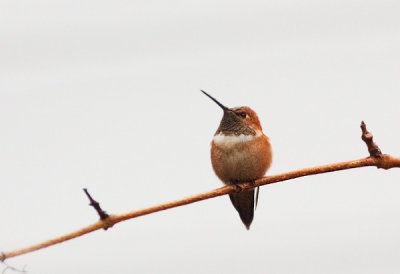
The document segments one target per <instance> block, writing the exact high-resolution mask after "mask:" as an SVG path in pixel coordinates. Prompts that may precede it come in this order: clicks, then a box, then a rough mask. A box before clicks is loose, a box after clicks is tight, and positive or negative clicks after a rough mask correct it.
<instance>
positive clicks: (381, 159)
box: [1, 133, 400, 260]
mask: <svg viewBox="0 0 400 274" xmlns="http://www.w3.org/2000/svg"><path fill="white" fill-rule="evenodd" d="M369 134H370V133H369ZM363 135H364V134H363ZM363 140H364V138H363ZM370 140H371V142H372V135H371V139H369V138H368V140H367V141H365V140H364V141H365V142H366V143H367V142H370ZM367 145H368V143H367ZM376 147H377V146H376ZM378 149H379V148H378ZM379 151H380V150H379ZM366 166H376V167H378V168H384V169H390V168H393V167H400V158H395V157H392V156H390V155H386V154H383V155H380V156H374V157H368V158H362V159H357V160H352V161H346V162H340V163H333V164H327V165H321V166H316V167H310V168H303V169H299V170H295V171H289V172H286V173H282V174H277V175H272V176H266V177H263V178H260V179H258V180H255V181H254V182H243V183H240V184H237V185H235V186H233V185H227V186H224V187H221V188H217V189H214V190H212V191H208V192H205V193H201V194H198V195H194V196H191V197H187V198H184V199H180V200H176V201H172V202H168V203H164V204H160V205H156V206H152V207H148V208H144V209H140V210H134V211H131V212H128V213H125V214H119V215H110V216H108V218H105V219H104V220H100V221H98V222H96V223H94V224H92V225H89V226H87V227H85V228H82V229H79V230H77V231H74V232H72V233H68V234H66V235H63V236H60V237H57V238H54V239H51V240H48V241H45V242H42V243H39V244H36V245H32V246H29V247H26V248H22V249H17V250H14V251H10V252H4V253H3V255H2V257H1V258H2V259H3V260H5V259H7V258H11V257H16V256H19V255H22V254H26V253H29V252H32V251H35V250H38V249H42V248H45V247H48V246H51V245H55V244H59V243H62V242H64V241H67V240H70V239H73V238H76V237H80V236H82V235H85V234H87V233H90V232H93V231H95V230H98V229H102V228H108V227H111V226H113V225H114V224H117V223H119V222H122V221H125V220H129V219H132V218H136V217H139V216H143V215H147V214H151V213H155V212H158V211H162V210H166V209H170V208H174V207H178V206H182V205H187V204H191V203H195V202H198V201H202V200H206V199H210V198H214V197H218V196H222V195H226V194H229V193H233V192H236V191H238V189H241V190H244V189H248V188H254V187H257V186H262V185H267V184H273V183H277V182H283V181H287V180H290V179H295V178H299V177H304V176H309V175H314V174H321V173H327V172H333V171H339V170H345V169H352V168H359V167H366Z"/></svg>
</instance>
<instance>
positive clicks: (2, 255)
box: [0, 252, 6, 262]
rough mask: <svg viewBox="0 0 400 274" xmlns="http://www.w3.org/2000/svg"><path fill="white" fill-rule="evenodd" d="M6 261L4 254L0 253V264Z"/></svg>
mask: <svg viewBox="0 0 400 274" xmlns="http://www.w3.org/2000/svg"><path fill="white" fill-rule="evenodd" d="M5 260H6V254H4V253H3V252H1V253H0V262H4V261H5Z"/></svg>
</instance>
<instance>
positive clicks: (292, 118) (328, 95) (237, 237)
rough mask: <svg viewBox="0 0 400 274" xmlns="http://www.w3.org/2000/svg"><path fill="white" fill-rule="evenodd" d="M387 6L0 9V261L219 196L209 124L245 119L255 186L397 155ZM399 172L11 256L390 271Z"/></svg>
mask: <svg viewBox="0 0 400 274" xmlns="http://www.w3.org/2000/svg"><path fill="white" fill-rule="evenodd" d="M399 12H400V2H399V1H394V0H393V1H384V0H383V1H382V0H380V1H377V0H374V1H372V0H371V1H368V0H365V1H354V0H350V1H341V0H339V1H338V0H336V1H309V0H307V1H293V0H292V1H290V0H285V1H281V0H279V1H278V0H271V1H251V2H250V1H92V0H86V1H79V2H71V1H65V0H60V1H56V2H55V1H27V0H20V1H9V0H5V1H1V2H0V37H1V38H0V126H1V128H2V134H1V135H0V144H1V145H0V166H1V168H0V181H1V194H2V195H1V199H0V208H1V211H0V218H1V220H2V221H1V226H0V251H10V250H12V249H15V248H19V247H24V246H27V245H30V244H33V243H37V242H40V241H42V240H46V239H49V238H52V237H55V236H59V235H61V234H64V233H67V232H70V231H72V230H75V229H78V228H81V227H83V226H86V225H88V224H90V223H92V222H95V221H96V220H97V216H96V214H95V212H94V211H93V209H92V208H90V207H89V206H87V204H88V201H87V198H86V197H85V196H84V193H83V191H82V188H83V187H87V188H88V189H89V191H90V192H91V194H92V195H93V196H94V197H95V198H96V199H97V200H99V201H100V202H101V205H102V206H103V207H104V209H105V210H106V211H107V212H109V213H124V212H127V211H130V210H134V209H140V208H143V207H146V206H151V205H154V204H158V203H161V202H167V201H170V200H174V199H178V198H183V197H185V196H189V195H193V194H197V193H199V192H203V191H207V190H211V189H214V188H217V187H220V186H221V185H222V184H221V183H220V181H219V180H218V178H217V177H216V176H215V175H214V173H213V171H212V168H211V163H210V159H209V149H210V141H211V138H212V136H213V134H214V132H215V130H216V128H217V127H218V123H219V121H220V119H221V116H222V112H221V110H220V109H219V108H218V107H217V106H216V105H215V104H214V103H212V102H211V101H210V100H209V99H208V98H207V97H205V96H204V95H203V94H202V93H201V92H200V91H199V90H200V89H204V90H206V91H208V92H209V93H211V94H212V95H213V96H215V97H216V98H217V99H219V100H220V101H221V102H222V103H224V104H225V105H227V106H240V105H248V106H251V107H252V108H253V109H254V110H255V111H256V112H257V113H258V116H259V117H260V120H261V123H262V125H263V128H264V132H265V133H266V134H267V135H268V136H269V137H270V139H271V143H272V147H273V152H274V158H273V165H272V167H271V169H270V171H269V172H268V173H269V174H276V173H279V172H284V171H289V170H293V169H296V168H301V167H308V166H313V165H319V164H325V163H331V162H336V161H344V160H351V159H356V158H361V157H365V156H367V150H366V147H365V145H364V144H363V143H362V141H361V139H360V134H361V133H360V129H359V124H360V122H361V120H363V119H364V120H365V121H366V123H367V126H368V128H369V129H370V130H371V131H372V133H373V134H374V136H375V139H376V141H377V143H378V144H379V145H380V147H381V149H382V150H383V152H385V153H390V154H393V155H397V156H399V155H400V145H399V142H398V140H399V139H400V126H399V122H398V117H399V99H400V96H399V90H400V78H399V73H400V65H399V64H400V51H399V48H400V17H399ZM399 179H400V171H399V170H389V171H383V170H377V169H376V168H364V169H358V170H350V171H343V172H337V173H332V174H324V175H318V176H314V177H306V178H301V179H297V180H293V181H290V182H285V183H279V184H275V185H270V186H266V187H263V188H262V189H261V193H260V200H259V206H258V208H257V211H256V214H255V219H254V222H253V224H252V227H251V229H250V231H247V230H246V229H245V228H244V226H243V225H242V223H241V221H240V219H239V217H238V215H237V213H236V212H235V210H234V209H233V207H232V205H231V203H230V201H229V199H228V197H220V198H216V199H212V200H208V201H203V202H200V203H196V204H193V205H189V206H185V207H182V208H177V209H173V210H168V211H165V212H160V213H156V214H153V215H150V216H145V217H141V218H138V219H135V220H131V221H128V222H124V223H122V224H119V225H117V226H115V227H114V228H112V229H110V230H108V231H107V232H104V231H98V232H95V233H92V234H90V235H87V236H84V237H81V238H79V239H75V240H72V241H69V242H67V243H63V244H61V245H58V246H54V247H50V248H48V249H45V250H41V251H38V252H35V253H31V254H28V255H24V256H21V257H18V258H15V259H10V260H9V261H8V263H9V264H11V265H13V266H16V267H22V266H23V265H27V269H28V270H29V273H33V274H36V273H38V274H47V273H48V274H53V273H60V274H64V273H82V274H83V273H98V274H103V273H229V274H236V273H277V274H281V273H363V274H365V273H399V271H400V260H399V256H400V233H399V231H400V221H399V216H400V199H399V198H398V197H399V193H400V184H399V182H400V180H399Z"/></svg>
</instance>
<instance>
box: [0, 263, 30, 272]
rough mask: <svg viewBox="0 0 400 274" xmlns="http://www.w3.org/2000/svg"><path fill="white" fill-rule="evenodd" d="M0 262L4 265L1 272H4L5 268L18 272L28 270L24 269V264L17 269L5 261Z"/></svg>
mask: <svg viewBox="0 0 400 274" xmlns="http://www.w3.org/2000/svg"><path fill="white" fill-rule="evenodd" d="M1 263H2V264H3V265H5V266H6V267H5V268H4V269H3V271H1V274H5V273H6V271H7V270H11V271H14V272H19V273H28V271H26V270H25V267H26V266H24V267H23V268H22V269H17V268H15V267H13V266H11V265H8V264H7V263H6V262H3V261H2V262H1Z"/></svg>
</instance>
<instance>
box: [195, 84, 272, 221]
mask: <svg viewBox="0 0 400 274" xmlns="http://www.w3.org/2000/svg"><path fill="white" fill-rule="evenodd" d="M201 92H203V93H204V94H205V95H206V96H208V97H209V98H210V99H211V100H213V101H214V102H215V103H216V104H217V105H218V106H220V107H221V108H222V110H223V112H224V114H223V116H222V119H221V122H220V124H219V127H218V129H217V131H216V132H215V134H214V138H213V140H212V142H211V163H212V167H213V169H214V172H215V174H216V175H217V177H218V178H219V179H220V180H221V181H222V182H223V183H224V184H226V185H235V184H237V183H240V182H250V181H254V180H256V179H259V178H261V177H263V176H264V174H265V172H267V170H268V168H269V167H270V165H271V161H272V150H271V145H270V143H269V139H268V137H267V136H266V135H265V134H264V133H263V132H262V127H261V124H260V120H259V119H258V116H257V114H256V113H255V112H254V110H252V109H251V108H249V107H246V106H243V107H235V108H228V107H226V106H224V105H223V104H221V103H220V102H219V101H217V100H216V99H215V98H214V97H212V96H211V95H209V94H208V93H207V92H205V91H203V90H201ZM258 193H259V187H257V188H256V189H254V188H252V189H245V190H242V191H240V192H238V193H232V194H229V198H230V200H231V202H232V204H233V206H234V207H235V209H236V210H237V212H238V213H239V216H240V219H241V220H242V222H243V224H244V225H245V226H246V228H247V229H249V228H250V225H251V222H252V221H253V217H254V210H255V207H256V206H257V201H258Z"/></svg>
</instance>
